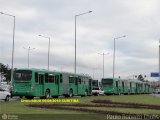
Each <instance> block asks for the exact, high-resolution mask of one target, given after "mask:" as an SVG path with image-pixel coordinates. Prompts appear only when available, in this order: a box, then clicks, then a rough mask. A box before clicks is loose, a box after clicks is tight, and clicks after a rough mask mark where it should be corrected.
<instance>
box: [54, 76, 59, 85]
mask: <svg viewBox="0 0 160 120" xmlns="http://www.w3.org/2000/svg"><path fill="white" fill-rule="evenodd" d="M58 80H59V75H55V84H58Z"/></svg>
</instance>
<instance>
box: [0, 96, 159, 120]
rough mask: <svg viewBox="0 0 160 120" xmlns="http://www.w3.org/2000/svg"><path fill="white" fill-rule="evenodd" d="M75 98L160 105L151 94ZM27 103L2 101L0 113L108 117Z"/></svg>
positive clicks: (34, 116) (146, 111) (32, 116)
mask: <svg viewBox="0 0 160 120" xmlns="http://www.w3.org/2000/svg"><path fill="white" fill-rule="evenodd" d="M60 99H64V98H60ZM67 99H69V98H67ZM73 99H79V101H80V103H90V102H91V101H92V100H97V99H100V100H112V101H116V102H131V103H144V104H155V105H160V97H155V96H151V95H120V96H118V95H112V96H89V97H82V98H81V97H80V98H78V97H76V98H73ZM27 104H29V103H21V102H20V101H10V102H2V101H0V114H3V113H6V114H13V115H18V116H19V120H21V119H23V120H25V119H26V120H27V119H31V120H32V119H33V120H35V119H37V120H43V119H44V118H47V119H50V118H51V119H60V120H66V119H68V120H71V119H74V120H76V119H77V120H83V119H87V120H96V119H99V120H101V119H103V120H104V118H105V117H106V115H99V114H98V115H97V114H91V113H84V112H76V111H69V110H56V109H44V108H43V109H41V108H32V107H28V106H26V105H27ZM51 104H52V103H51ZM85 108H86V107H85ZM87 109H100V110H108V111H118V112H130V113H140V114H141V113H142V114H155V115H157V114H158V115H160V111H159V110H150V109H133V108H131V109H129V108H107V107H101V108H98V107H97V108H94V107H87ZM0 118H1V116H0Z"/></svg>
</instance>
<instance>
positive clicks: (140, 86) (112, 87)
mask: <svg viewBox="0 0 160 120" xmlns="http://www.w3.org/2000/svg"><path fill="white" fill-rule="evenodd" d="M101 87H102V88H103V90H104V93H105V94H145V93H146V94H147V93H152V92H153V87H152V86H151V85H150V84H148V83H147V82H142V81H139V80H123V79H118V78H114V79H113V78H102V80H101Z"/></svg>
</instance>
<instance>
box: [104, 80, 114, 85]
mask: <svg viewBox="0 0 160 120" xmlns="http://www.w3.org/2000/svg"><path fill="white" fill-rule="evenodd" d="M112 83H113V79H102V84H103V85H105V86H108V85H111V84H112Z"/></svg>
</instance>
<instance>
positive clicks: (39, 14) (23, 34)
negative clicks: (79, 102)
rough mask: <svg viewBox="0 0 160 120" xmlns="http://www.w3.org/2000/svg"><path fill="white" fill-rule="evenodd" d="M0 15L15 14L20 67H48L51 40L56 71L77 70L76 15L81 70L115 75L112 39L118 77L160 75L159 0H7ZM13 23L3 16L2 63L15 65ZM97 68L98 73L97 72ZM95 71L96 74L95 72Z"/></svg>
mask: <svg viewBox="0 0 160 120" xmlns="http://www.w3.org/2000/svg"><path fill="white" fill-rule="evenodd" d="M0 2H1V4H0V8H1V9H0V11H2V12H6V13H10V14H13V15H15V16H16V33H15V34H16V36H15V60H14V66H15V67H27V50H25V49H23V47H29V46H30V47H32V48H36V49H35V50H33V51H32V52H31V53H30V66H31V67H36V68H45V69H46V68H47V50H48V39H45V38H42V37H39V36H38V35H39V34H42V35H45V36H48V37H51V56H50V64H51V69H57V70H65V71H70V72H73V70H74V32H75V31H74V16H75V15H76V14H79V13H83V12H87V11H89V10H92V11H93V12H92V13H90V14H86V15H83V16H79V17H77V71H78V72H79V73H82V72H85V73H87V74H90V75H93V73H94V74H95V78H97V79H99V78H101V76H102V56H100V55H98V54H97V53H100V52H103V51H104V50H105V51H106V52H109V53H110V54H109V55H106V56H105V76H106V77H107V76H112V61H113V39H114V38H115V37H119V36H123V35H126V36H127V37H125V38H123V39H117V40H116V76H119V75H121V76H125V77H126V76H130V75H133V74H140V73H143V74H147V75H148V76H149V74H150V72H152V71H158V67H157V66H158V39H159V36H160V34H159V31H160V27H159V26H160V21H159V19H160V17H159V16H160V13H159V11H160V8H159V6H158V5H159V4H160V1H159V0H152V1H149V0H130V1H128V0H123V1H119V0H114V1H113V0H100V1H99V0H94V1H91V0H81V1H74V0H68V1H64V0H54V1H51V0H45V1H40V0H21V1H20V0H14V1H12V0H5V1H0ZM12 27H13V19H12V18H9V17H8V16H4V15H1V14H0V28H1V29H0V42H1V44H0V47H1V51H0V60H1V62H3V63H5V64H9V65H11V50H12ZM93 69H95V70H93ZM93 71H94V72H93Z"/></svg>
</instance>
